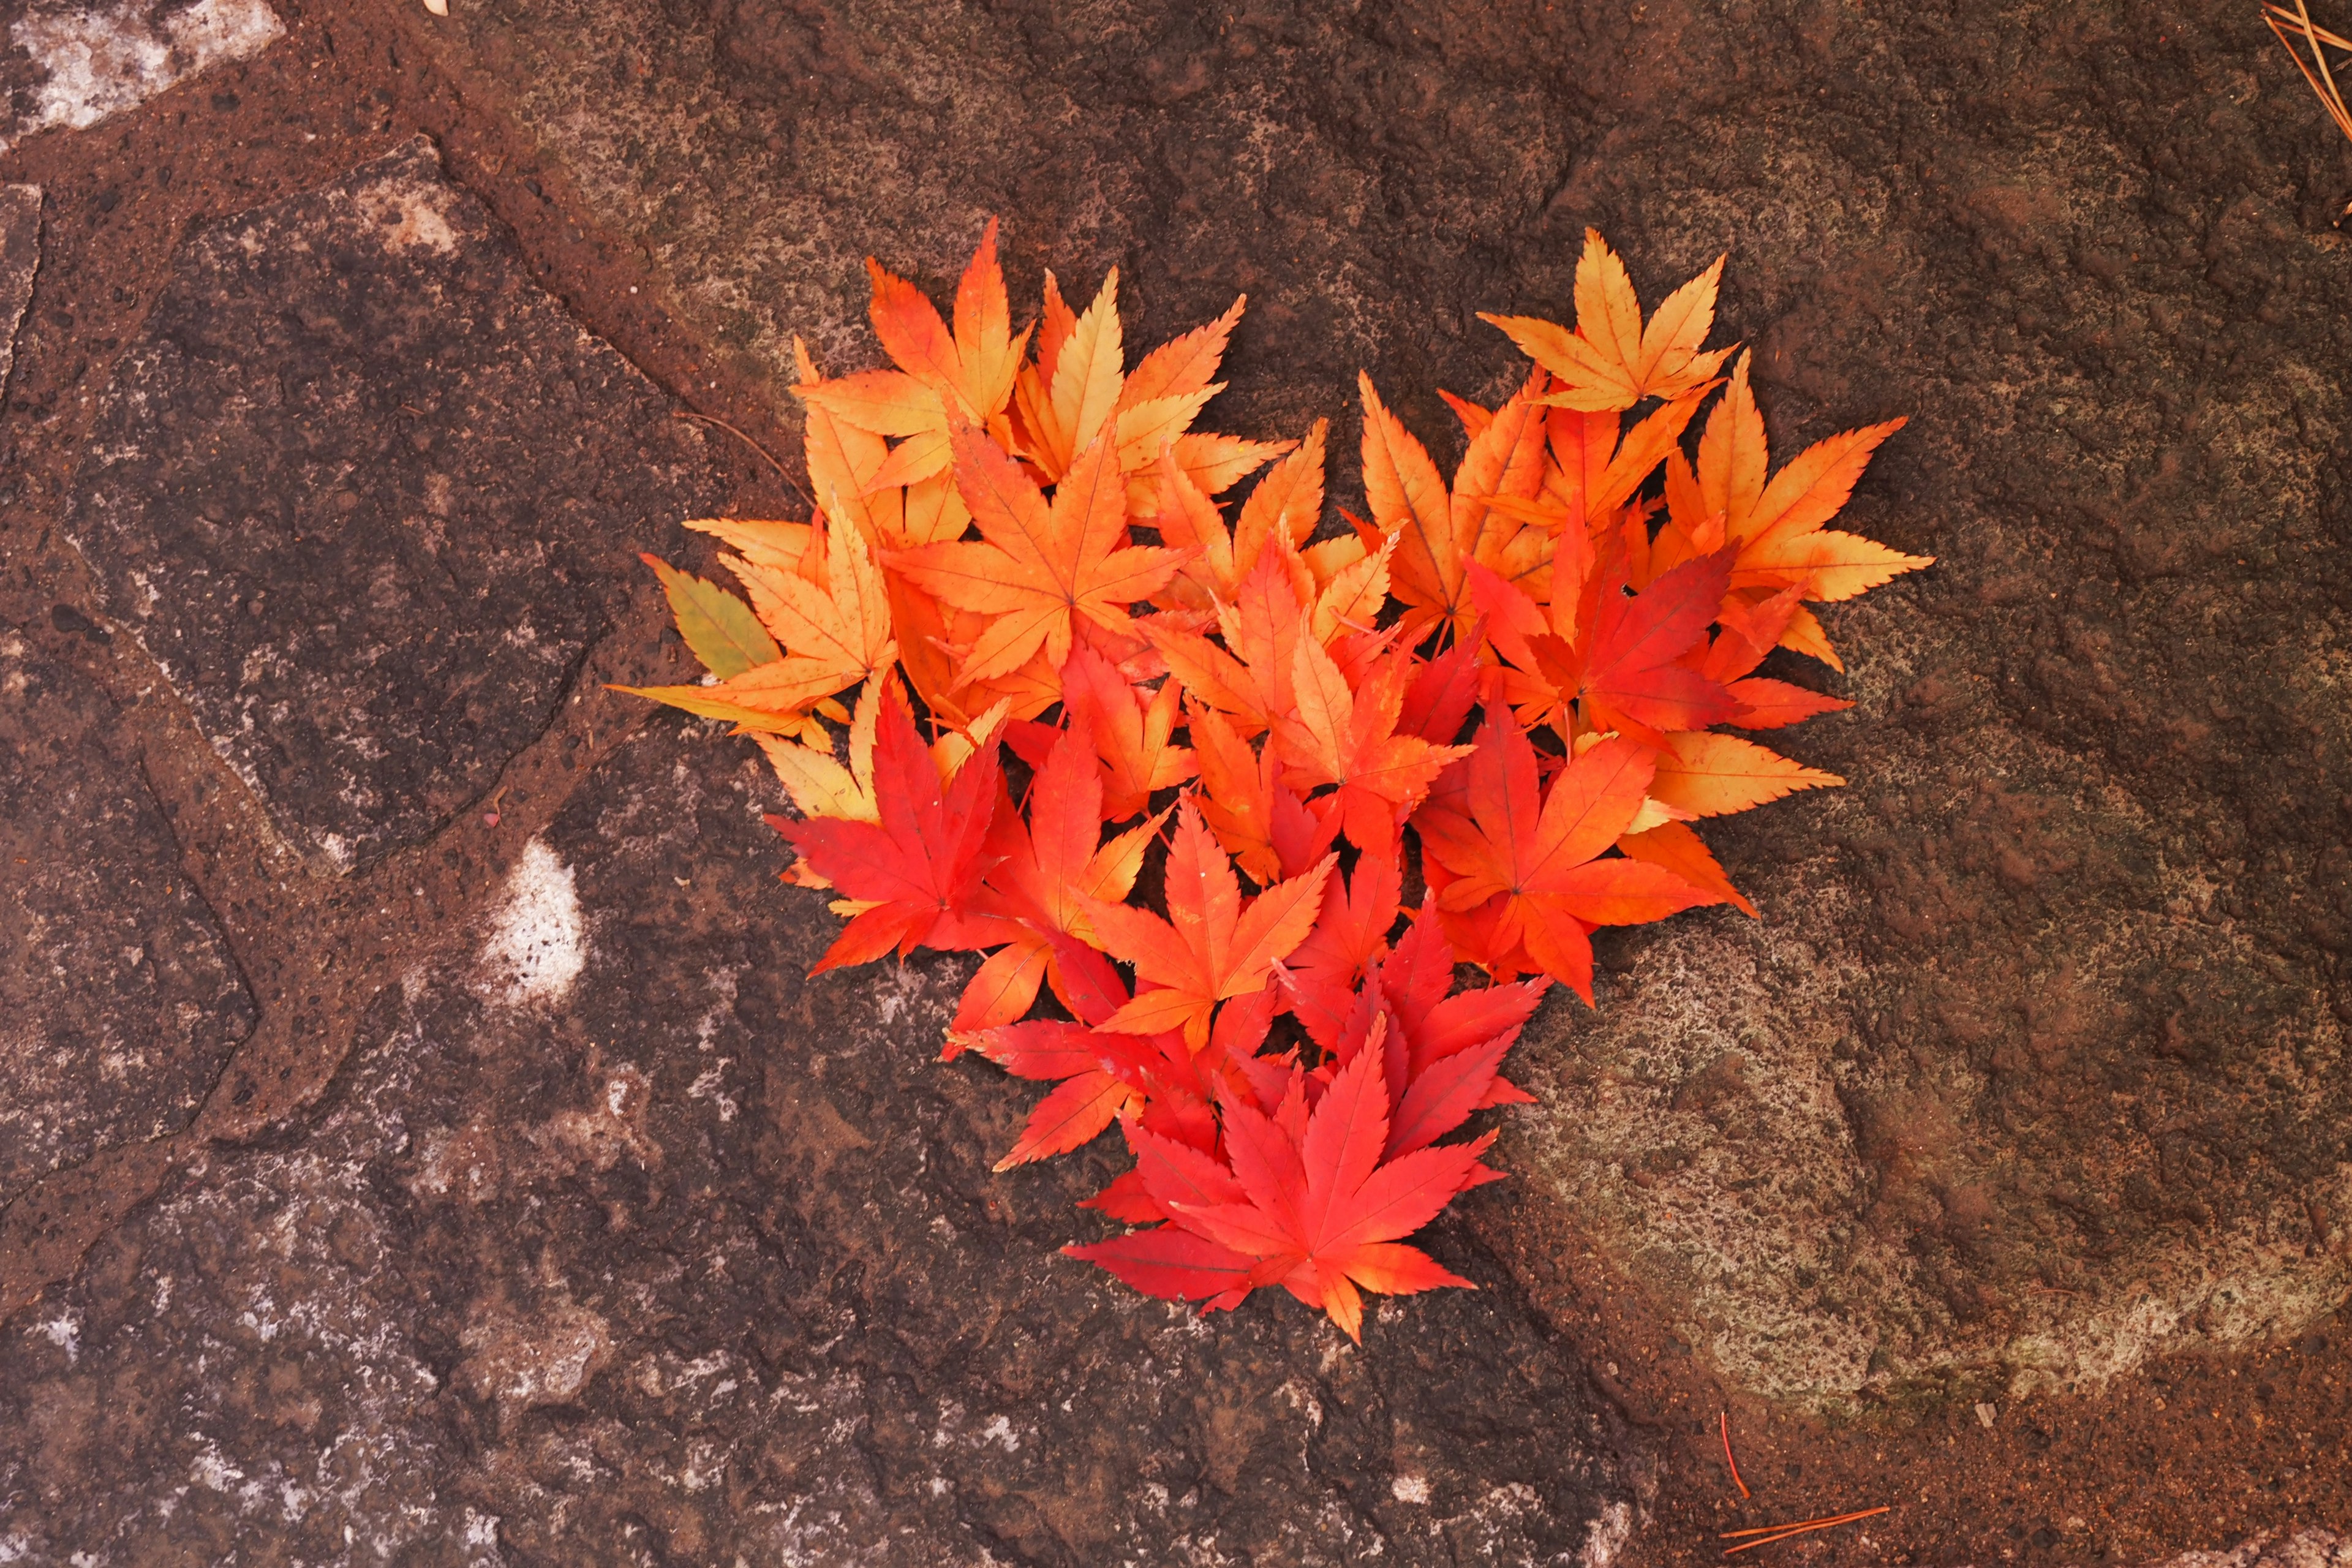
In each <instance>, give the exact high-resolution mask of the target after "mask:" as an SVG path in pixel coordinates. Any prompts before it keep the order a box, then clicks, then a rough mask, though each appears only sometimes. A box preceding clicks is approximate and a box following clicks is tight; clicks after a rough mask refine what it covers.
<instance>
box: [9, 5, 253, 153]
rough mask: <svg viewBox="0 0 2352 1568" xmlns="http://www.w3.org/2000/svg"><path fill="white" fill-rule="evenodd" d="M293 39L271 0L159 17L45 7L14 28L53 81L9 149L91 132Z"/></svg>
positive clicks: (38, 93)
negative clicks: (57, 129)
mask: <svg viewBox="0 0 2352 1568" xmlns="http://www.w3.org/2000/svg"><path fill="white" fill-rule="evenodd" d="M285 31H286V28H285V25H284V24H283V23H281V22H279V21H278V14H277V13H276V12H274V11H272V10H271V9H270V8H269V6H268V5H267V4H266V3H265V0H196V4H195V5H191V6H189V7H188V8H187V9H186V10H184V11H180V12H176V13H174V14H173V15H172V16H164V17H160V18H159V17H157V16H155V14H154V8H153V7H152V5H141V4H137V3H135V0H124V3H123V4H120V5H112V6H108V7H103V8H89V9H76V10H71V11H51V10H47V9H36V10H32V11H29V12H27V13H26V15H25V16H22V17H20V18H18V20H17V22H16V26H12V27H11V28H9V29H8V37H9V41H10V42H12V43H14V44H16V46H17V47H20V48H22V49H23V50H25V52H26V53H27V54H29V55H31V56H32V57H33V60H34V62H35V63H36V64H37V65H38V66H39V67H40V68H42V69H44V70H45V71H47V73H48V74H47V79H46V80H44V81H43V82H41V83H40V84H39V85H38V86H37V87H36V88H34V89H32V90H31V93H30V95H29V97H30V102H29V103H28V104H27V105H26V109H25V111H24V113H23V114H22V116H21V117H19V118H18V119H17V120H16V121H15V123H14V124H12V125H7V126H5V128H0V151H5V149H7V148H8V147H9V146H11V145H13V144H14V143H15V142H16V141H17V140H18V139H20V138H22V137H26V136H29V135H31V134H33V133H34V132H39V131H47V130H48V129H50V128H51V127H52V126H59V125H62V126H65V127H67V128H68V129H70V130H77V131H78V130H81V129H82V128H84V127H86V126H91V125H95V124H97V123H98V122H99V121H101V120H103V119H105V118H106V117H107V116H108V115H110V114H119V113H121V111H122V110H126V109H131V108H133V107H135V106H137V105H139V104H141V103H144V102H145V101H146V100H149V99H151V98H152V97H154V96H155V95H156V94H157V93H159V92H162V91H163V90H164V89H166V88H169V87H171V86H172V85H173V83H175V82H178V81H180V80H181V79H184V78H186V77H191V76H194V75H195V74H196V73H197V72H199V71H202V70H205V69H208V68H211V67H213V66H215V65H219V64H221V63H222V62H224V61H226V60H238V59H244V58H247V56H249V55H256V54H258V53H260V52H261V51H262V50H263V49H265V48H267V47H269V45H270V44H272V43H274V42H276V41H277V40H278V37H281V36H282V35H283V34H284V33H285Z"/></svg>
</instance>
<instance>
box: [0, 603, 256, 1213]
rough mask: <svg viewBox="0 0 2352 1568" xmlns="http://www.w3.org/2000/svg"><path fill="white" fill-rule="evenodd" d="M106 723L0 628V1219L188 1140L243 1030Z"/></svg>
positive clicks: (197, 904) (157, 825) (88, 688)
mask: <svg viewBox="0 0 2352 1568" xmlns="http://www.w3.org/2000/svg"><path fill="white" fill-rule="evenodd" d="M117 722H118V721H117V719H116V715H115V710H114V707H113V704H111V703H110V702H109V701H108V700H107V699H106V697H105V695H104V693H102V692H100V691H99V690H98V689H96V688H94V687H93V686H92V685H91V684H90V683H89V681H88V680H87V679H84V678H82V677H80V676H79V675H77V674H75V673H74V672H73V671H72V670H70V669H68V668H66V667H65V666H63V665H61V664H59V663H58V662H57V661H56V660H54V659H50V658H44V657H43V656H42V655H40V654H39V653H37V652H36V651H35V650H34V649H33V648H31V647H29V646H28V645H27V643H26V638H25V637H24V636H23V634H22V633H21V632H20V631H19V630H18V628H16V627H14V626H7V625H6V624H5V623H0V1205H5V1204H6V1203H8V1202H9V1201H10V1200H11V1199H13V1198H15V1197H16V1195H17V1194H19V1193H22V1192H23V1191H24V1190H25V1189H26V1187H27V1186H28V1185H30V1184H32V1183H33V1182H34V1181H36V1180H37V1179H38V1178H40V1177H42V1176H44V1175H47V1173H50V1172H51V1171H54V1170H57V1169H58V1168H59V1167H60V1166H65V1165H72V1164H78V1163H80V1162H82V1161H84V1160H87V1159H89V1157H90V1156H91V1155H92V1154H95V1153H97V1152H100V1150H104V1149H110V1148H114V1147H117V1146H119V1145H121V1144H126V1143H136V1142H142V1141H144V1140H147V1139H152V1138H159V1137H162V1136H163V1135H165V1134H167V1133H172V1132H176V1131H179V1130H180V1129H181V1128H183V1127H184V1126H186V1125H187V1123H188V1121H189V1118H190V1117H191V1116H192V1115H193V1114H194V1111H195V1109H196V1106H197V1105H198V1104H199V1103H200V1102H201V1101H202V1100H203V1099H204V1096H205V1091H206V1090H207V1089H210V1088H211V1087H212V1084H213V1080H214V1079H215V1077H217V1076H218V1074H219V1072H220V1068H221V1066H222V1064H223V1063H224V1062H226V1060H227V1059H228V1057H229V1053H230V1052H232V1051H233V1050H235V1049H236V1044H237V1042H238V1041H239V1040H242V1039H243V1038H245V1037H246V1036H247V1034H248V1033H250V1032H251V1030H252V1028H253V1024H254V1016H255V1015H254V1005H253V998H252V997H251V996H250V995H249V994H247V991H246V986H245V983H244V981H243V980H242V979H240V978H239V977H238V975H237V972H236V965H235V963H234V962H233V961H232V960H231V958H230V956H229V952H228V949H227V947H226V944H225V943H224V942H222V940H221V933H220V930H219V927H218V926H217V925H216V924H215V921H214V920H213V915H212V911H211V910H209V909H207V908H206V907H205V902H204V900H203V899H202V898H201V897H199V896H198V894H197V892H196V889H195V888H194V885H192V884H191V883H190V882H189V880H188V878H187V874H186V873H185V872H184V870H182V869H181V867H180V863H179V855H178V847H177V846H176V845H175V844H174V843H173V836H172V830H171V826H170V825H169V824H168V823H167V822H166V821H165V820H164V818H163V813H162V812H161V811H160V810H158V809H157V807H156V804H155V799H154V797H153V795H151V794H150V793H149V792H148V788H147V784H146V781H145V780H144V779H143V778H142V776H141V773H140V767H139V761H138V758H137V757H136V756H135V755H134V754H130V753H129V752H128V750H127V748H125V747H123V746H122V745H121V743H120V742H119V741H118V740H117V739H116V738H115V730H116V727H117Z"/></svg>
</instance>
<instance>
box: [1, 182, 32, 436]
mask: <svg viewBox="0 0 2352 1568" xmlns="http://www.w3.org/2000/svg"><path fill="white" fill-rule="evenodd" d="M40 266H41V187H40V186H38V185H0V392H5V391H6V390H7V387H8V370H9V367H10V366H11V365H13V364H15V363H16V328H17V326H18V325H19V324H20V323H21V322H22V321H24V319H25V307H26V305H27V304H29V303H30V302H31V301H32V298H33V274H34V273H36V272H37V271H39V270H40Z"/></svg>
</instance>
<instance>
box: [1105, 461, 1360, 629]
mask: <svg viewBox="0 0 2352 1568" xmlns="http://www.w3.org/2000/svg"><path fill="white" fill-rule="evenodd" d="M1328 428H1329V422H1328V421H1327V420H1321V419H1318V420H1317V421H1316V422H1315V426H1314V428H1313V429H1311V430H1309V431H1308V432H1307V439H1306V441H1305V442H1304V443H1303V444H1301V446H1300V447H1298V449H1297V451H1294V452H1292V453H1291V454H1290V455H1289V456H1288V457H1286V458H1284V459H1283V460H1282V461H1281V462H1279V463H1277V464H1276V465H1275V467H1274V468H1272V469H1270V470H1269V471H1268V472H1267V473H1266V474H1265V477H1264V478H1263V479H1259V480H1258V482H1257V483H1256V484H1255V485H1254V486H1252V487H1251V489H1250V493H1249V496H1248V498H1247V499H1246V500H1244V501H1243V502H1242V510H1241V515H1240V516H1239V517H1238V518H1236V519H1235V520H1234V525H1233V526H1232V527H1231V528H1230V529H1228V528H1227V527H1226V526H1225V521H1224V517H1223V513H1221V512H1220V511H1219V510H1217V504H1216V502H1215V501H1214V500H1212V499H1211V498H1210V496H1209V495H1208V493H1207V492H1206V491H1204V490H1202V489H1201V487H1200V486H1199V485H1198V484H1197V483H1195V482H1194V481H1193V479H1192V476H1191V475H1190V474H1188V473H1186V472H1185V471H1184V470H1183V468H1182V467H1181V465H1180V464H1179V463H1178V462H1177V460H1176V449H1175V447H1173V446H1172V445H1171V447H1169V449H1168V450H1167V451H1166V452H1165V453H1163V454H1162V455H1161V457H1160V466H1159V491H1158V496H1157V501H1158V506H1159V510H1158V511H1157V512H1156V513H1155V514H1153V516H1152V519H1151V521H1154V522H1156V523H1157V524H1158V525H1159V528H1160V539H1161V541H1162V542H1165V543H1167V544H1169V545H1171V546H1176V547H1179V548H1184V547H1189V548H1192V549H1193V550H1195V551H1197V552H1199V553H1198V554H1196V555H1195V556H1194V557H1193V558H1192V560H1191V561H1190V562H1188V563H1186V564H1185V566H1184V568H1183V569H1182V570H1181V572H1180V573H1179V574H1177V576H1176V578H1175V580H1174V581H1173V582H1171V584H1169V590H1168V597H1169V601H1170V602H1171V604H1174V605H1218V604H1221V603H1223V601H1225V600H1228V599H1231V598H1232V597H1233V596H1234V595H1235V593H1237V592H1238V591H1239V589H1240V585H1241V583H1242V580H1243V579H1244V578H1245V577H1247V576H1248V575H1249V574H1250V572H1251V570H1252V569H1253V568H1254V567H1255V566H1256V565H1257V563H1258V558H1259V557H1260V556H1261V555H1263V554H1264V553H1265V550H1266V547H1267V546H1268V545H1269V544H1272V543H1275V542H1277V541H1278V542H1281V543H1282V544H1285V545H1287V546H1289V547H1290V548H1292V549H1294V550H1295V549H1297V548H1298V547H1299V546H1301V545H1303V544H1305V543H1306V542H1307V536H1308V535H1309V534H1311V533H1313V532H1314V531H1315V525H1316V523H1317V522H1318V521H1321V518H1322V515H1323V447H1324V439H1325V437H1326V434H1327V432H1328ZM1375 608H1377V602H1375Z"/></svg>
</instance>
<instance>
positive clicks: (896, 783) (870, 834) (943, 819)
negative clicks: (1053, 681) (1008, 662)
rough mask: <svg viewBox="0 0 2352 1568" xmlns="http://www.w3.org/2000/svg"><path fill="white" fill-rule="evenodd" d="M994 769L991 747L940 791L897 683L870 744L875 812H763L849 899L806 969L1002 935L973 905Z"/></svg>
mask: <svg viewBox="0 0 2352 1568" xmlns="http://www.w3.org/2000/svg"><path fill="white" fill-rule="evenodd" d="M999 777H1000V775H999V773H998V769H997V763H996V748H995V747H994V746H993V745H990V746H987V747H983V748H982V750H980V751H979V752H974V753H973V754H972V755H971V757H970V758H968V759H967V760H966V761H965V763H963V765H962V766H961V768H959V769H957V771H956V774H955V778H954V780H953V782H952V783H950V784H948V785H947V786H946V787H945V788H944V789H942V788H941V786H940V773H939V766H938V764H937V763H934V762H933V761H932V760H931V753H930V752H929V749H928V748H927V747H925V746H924V744H923V739H922V737H921V736H920V735H919V734H918V733H917V732H916V731H915V721H914V717H913V715H912V714H910V713H908V711H907V704H906V701H905V700H904V699H903V698H901V697H900V696H899V695H898V690H897V689H896V688H895V687H893V688H891V689H888V690H887V691H886V692H885V694H884V697H883V701H882V715H881V720H880V722H879V724H878V726H877V730H876V733H875V742H874V797H875V802H876V805H877V807H878V813H879V816H880V820H879V821H878V822H859V821H855V820H852V819H850V818H846V817H835V816H817V817H810V818H808V819H807V820H805V821H801V822H790V821H786V820H784V819H783V818H782V817H775V816H771V817H770V818H769V819H768V820H769V822H770V823H771V824H772V825H773V826H775V828H776V830H777V831H778V832H780V833H782V835H783V836H784V837H786V838H787V839H789V840H790V841H791V842H792V846H793V848H795V849H797V850H799V851H800V853H801V855H802V857H803V858H804V859H806V860H807V861H808V863H809V865H810V866H811V867H813V868H814V869H815V870H816V871H817V872H818V873H819V874H820V875H822V876H823V877H824V879H826V880H828V881H830V882H831V883H832V884H833V885H834V886H835V888H836V889H840V891H841V892H842V894H843V895H844V900H845V902H848V903H850V904H851V905H852V906H853V907H854V908H853V912H854V918H852V919H851V921H850V922H849V924H848V925H847V927H845V929H844V930H843V931H842V933H841V934H840V935H839V936H838V937H836V938H835V939H834V942H833V945H832V946H831V947H829V948H827V949H826V950H825V952H824V957H823V958H821V959H819V960H818V961H817V963H816V967H815V968H814V969H812V970H811V971H810V972H809V973H812V974H818V973H824V971H825V970H828V969H838V968H841V967H842V966H844V965H846V964H853V963H867V962H869V961H871V960H873V959H877V958H879V957H881V956H882V955H883V954H884V953H886V952H890V951H891V950H892V949H894V948H895V949H896V950H897V951H898V955H899V956H900V957H902V958H903V957H905V956H906V955H907V954H908V953H909V952H913V951H914V950H915V949H916V948H918V947H936V948H948V949H955V948H971V947H987V946H992V945H993V944H994V943H996V942H1001V941H1003V940H1004V936H1003V931H1002V928H1001V927H1000V926H999V925H998V924H997V923H996V922H995V921H992V920H990V919H988V918H987V917H986V916H984V915H982V914H980V913H979V912H978V911H977V910H975V909H974V908H973V900H974V899H975V898H976V897H977V895H978V894H979V891H980V881H981V876H982V873H983V872H984V871H986V870H987V868H988V865H987V859H986V857H985V855H984V853H983V851H984V849H985V847H986V845H987V842H988V831H989V825H990V823H991V821H992V819H993V817H994V816H995V806H996V797H997V795H998V793H999V789H1000V784H999Z"/></svg>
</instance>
